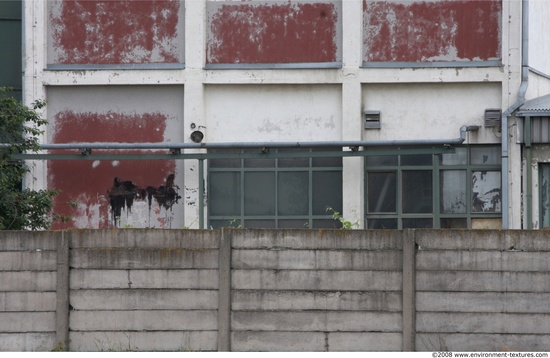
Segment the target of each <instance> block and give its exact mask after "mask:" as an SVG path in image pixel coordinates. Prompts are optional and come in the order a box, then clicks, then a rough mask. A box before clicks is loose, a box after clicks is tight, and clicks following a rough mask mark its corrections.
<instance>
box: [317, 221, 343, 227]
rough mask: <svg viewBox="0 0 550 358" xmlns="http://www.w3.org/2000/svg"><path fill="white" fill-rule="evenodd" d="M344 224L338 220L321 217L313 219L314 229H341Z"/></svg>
mask: <svg viewBox="0 0 550 358" xmlns="http://www.w3.org/2000/svg"><path fill="white" fill-rule="evenodd" d="M340 228H342V224H341V223H340V222H339V221H338V220H333V219H319V220H313V229H340Z"/></svg>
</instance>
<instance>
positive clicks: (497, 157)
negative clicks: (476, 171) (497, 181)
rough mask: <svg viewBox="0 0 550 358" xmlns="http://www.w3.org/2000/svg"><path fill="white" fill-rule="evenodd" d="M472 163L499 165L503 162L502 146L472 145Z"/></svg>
mask: <svg viewBox="0 0 550 358" xmlns="http://www.w3.org/2000/svg"><path fill="white" fill-rule="evenodd" d="M470 153H471V163H472V164H484V165H498V164H500V163H501V150H500V146H490V147H488V146H483V147H471V148H470Z"/></svg>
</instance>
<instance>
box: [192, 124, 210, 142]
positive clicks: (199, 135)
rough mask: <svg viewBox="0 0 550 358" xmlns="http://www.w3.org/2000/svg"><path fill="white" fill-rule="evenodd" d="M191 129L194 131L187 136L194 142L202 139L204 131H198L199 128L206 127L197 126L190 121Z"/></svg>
mask: <svg viewBox="0 0 550 358" xmlns="http://www.w3.org/2000/svg"><path fill="white" fill-rule="evenodd" d="M190 127H191V129H194V131H193V132H192V133H191V135H190V136H189V138H191V140H192V141H193V142H194V143H200V142H202V140H203V139H204V133H203V132H201V131H200V129H201V128H206V127H205V126H197V125H196V124H195V123H191V126H190Z"/></svg>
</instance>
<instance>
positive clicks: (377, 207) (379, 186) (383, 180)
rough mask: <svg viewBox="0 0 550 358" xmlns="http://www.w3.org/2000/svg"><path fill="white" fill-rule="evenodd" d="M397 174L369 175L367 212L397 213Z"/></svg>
mask: <svg viewBox="0 0 550 358" xmlns="http://www.w3.org/2000/svg"><path fill="white" fill-rule="evenodd" d="M396 178H397V175H396V173H395V172H390V173H367V205H368V206H367V212H369V213H395V212H396V211H397V199H396V193H397V191H396V185H397V184H396V183H397V181H396Z"/></svg>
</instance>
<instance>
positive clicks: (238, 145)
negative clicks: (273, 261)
mask: <svg viewBox="0 0 550 358" xmlns="http://www.w3.org/2000/svg"><path fill="white" fill-rule="evenodd" d="M463 142H464V139H463V138H453V139H424V140H379V141H320V142H219V143H170V142H168V143H51V144H40V145H39V147H40V149H42V150H56V149H79V150H83V149H110V150H129V149H245V148H328V147H333V148H337V147H341V148H343V147H383V146H419V145H458V144H462V143H463ZM11 145H12V144H9V143H0V147H9V146H11Z"/></svg>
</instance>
